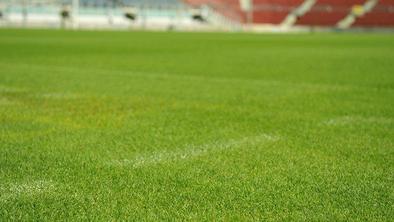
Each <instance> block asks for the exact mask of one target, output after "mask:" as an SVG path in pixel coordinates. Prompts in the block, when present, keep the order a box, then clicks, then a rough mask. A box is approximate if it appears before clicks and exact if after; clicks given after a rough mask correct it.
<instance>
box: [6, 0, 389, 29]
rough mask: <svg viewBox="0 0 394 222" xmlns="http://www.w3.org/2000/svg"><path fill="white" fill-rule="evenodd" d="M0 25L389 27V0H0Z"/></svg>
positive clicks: (224, 27)
mask: <svg viewBox="0 0 394 222" xmlns="http://www.w3.org/2000/svg"><path fill="white" fill-rule="evenodd" d="M0 26H3V27H53V28H85V29H88V28H91V29H95V28H99V29H107V28H108V29H161V30H174V29H175V30H249V31H253V30H254V31H292V30H295V31H297V30H319V29H321V30H346V29H351V30H357V29H362V30H364V29H368V30H372V29H384V30H392V29H393V28H394V0H0Z"/></svg>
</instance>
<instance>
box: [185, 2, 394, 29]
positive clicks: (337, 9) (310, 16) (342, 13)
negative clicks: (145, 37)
mask: <svg viewBox="0 0 394 222" xmlns="http://www.w3.org/2000/svg"><path fill="white" fill-rule="evenodd" d="M304 1H305V0H253V5H254V12H253V22H254V23H257V24H275V25H279V24H281V23H282V22H283V21H284V19H285V18H286V17H287V15H289V13H291V12H292V11H293V10H295V9H296V8H297V7H298V6H300V5H301V4H302V3H303V2H304ZM185 2H186V3H189V4H191V5H193V6H197V5H201V4H206V5H210V6H212V7H213V8H214V9H215V10H217V11H218V12H220V13H221V14H223V15H225V16H228V17H230V18H233V19H234V18H236V19H238V21H241V22H246V19H245V18H246V16H245V12H243V11H242V10H241V9H240V4H239V0H185ZM366 2H367V0H316V2H315V4H314V5H313V6H312V8H311V9H310V10H308V11H307V12H306V13H305V14H304V15H301V16H299V17H298V18H297V21H296V23H295V25H300V26H323V27H334V26H336V25H337V24H338V22H340V21H341V20H342V19H344V18H345V17H346V16H348V15H349V14H351V13H352V9H353V7H355V6H362V5H364V4H365V3H366ZM234 14H236V16H234ZM354 26H364V27H370V26H379V27H387V26H394V0H380V1H379V2H378V4H377V5H376V6H375V7H374V8H373V10H372V11H370V12H368V13H366V14H365V15H363V16H361V17H358V18H356V20H355V23H354Z"/></svg>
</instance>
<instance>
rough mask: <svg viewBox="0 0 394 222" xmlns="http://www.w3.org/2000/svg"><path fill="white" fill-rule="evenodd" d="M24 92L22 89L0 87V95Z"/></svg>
mask: <svg viewBox="0 0 394 222" xmlns="http://www.w3.org/2000/svg"><path fill="white" fill-rule="evenodd" d="M24 91H26V90H25V89H22V88H17V87H12V86H5V85H0V93H18V92H24Z"/></svg>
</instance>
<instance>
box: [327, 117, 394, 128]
mask: <svg viewBox="0 0 394 222" xmlns="http://www.w3.org/2000/svg"><path fill="white" fill-rule="evenodd" d="M392 123H394V121H393V119H392V118H387V117H361V116H342V117H337V118H332V119H329V120H326V121H323V124H325V125H328V126H344V125H358V124H392Z"/></svg>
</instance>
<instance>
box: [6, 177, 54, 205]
mask: <svg viewBox="0 0 394 222" xmlns="http://www.w3.org/2000/svg"><path fill="white" fill-rule="evenodd" d="M54 188H55V184H54V183H53V182H52V181H48V180H35V181H32V182H25V183H14V184H8V185H3V186H0V200H3V201H7V200H10V199H15V198H18V197H34V196H36V195H41V194H44V193H48V192H52V191H53V190H54Z"/></svg>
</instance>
